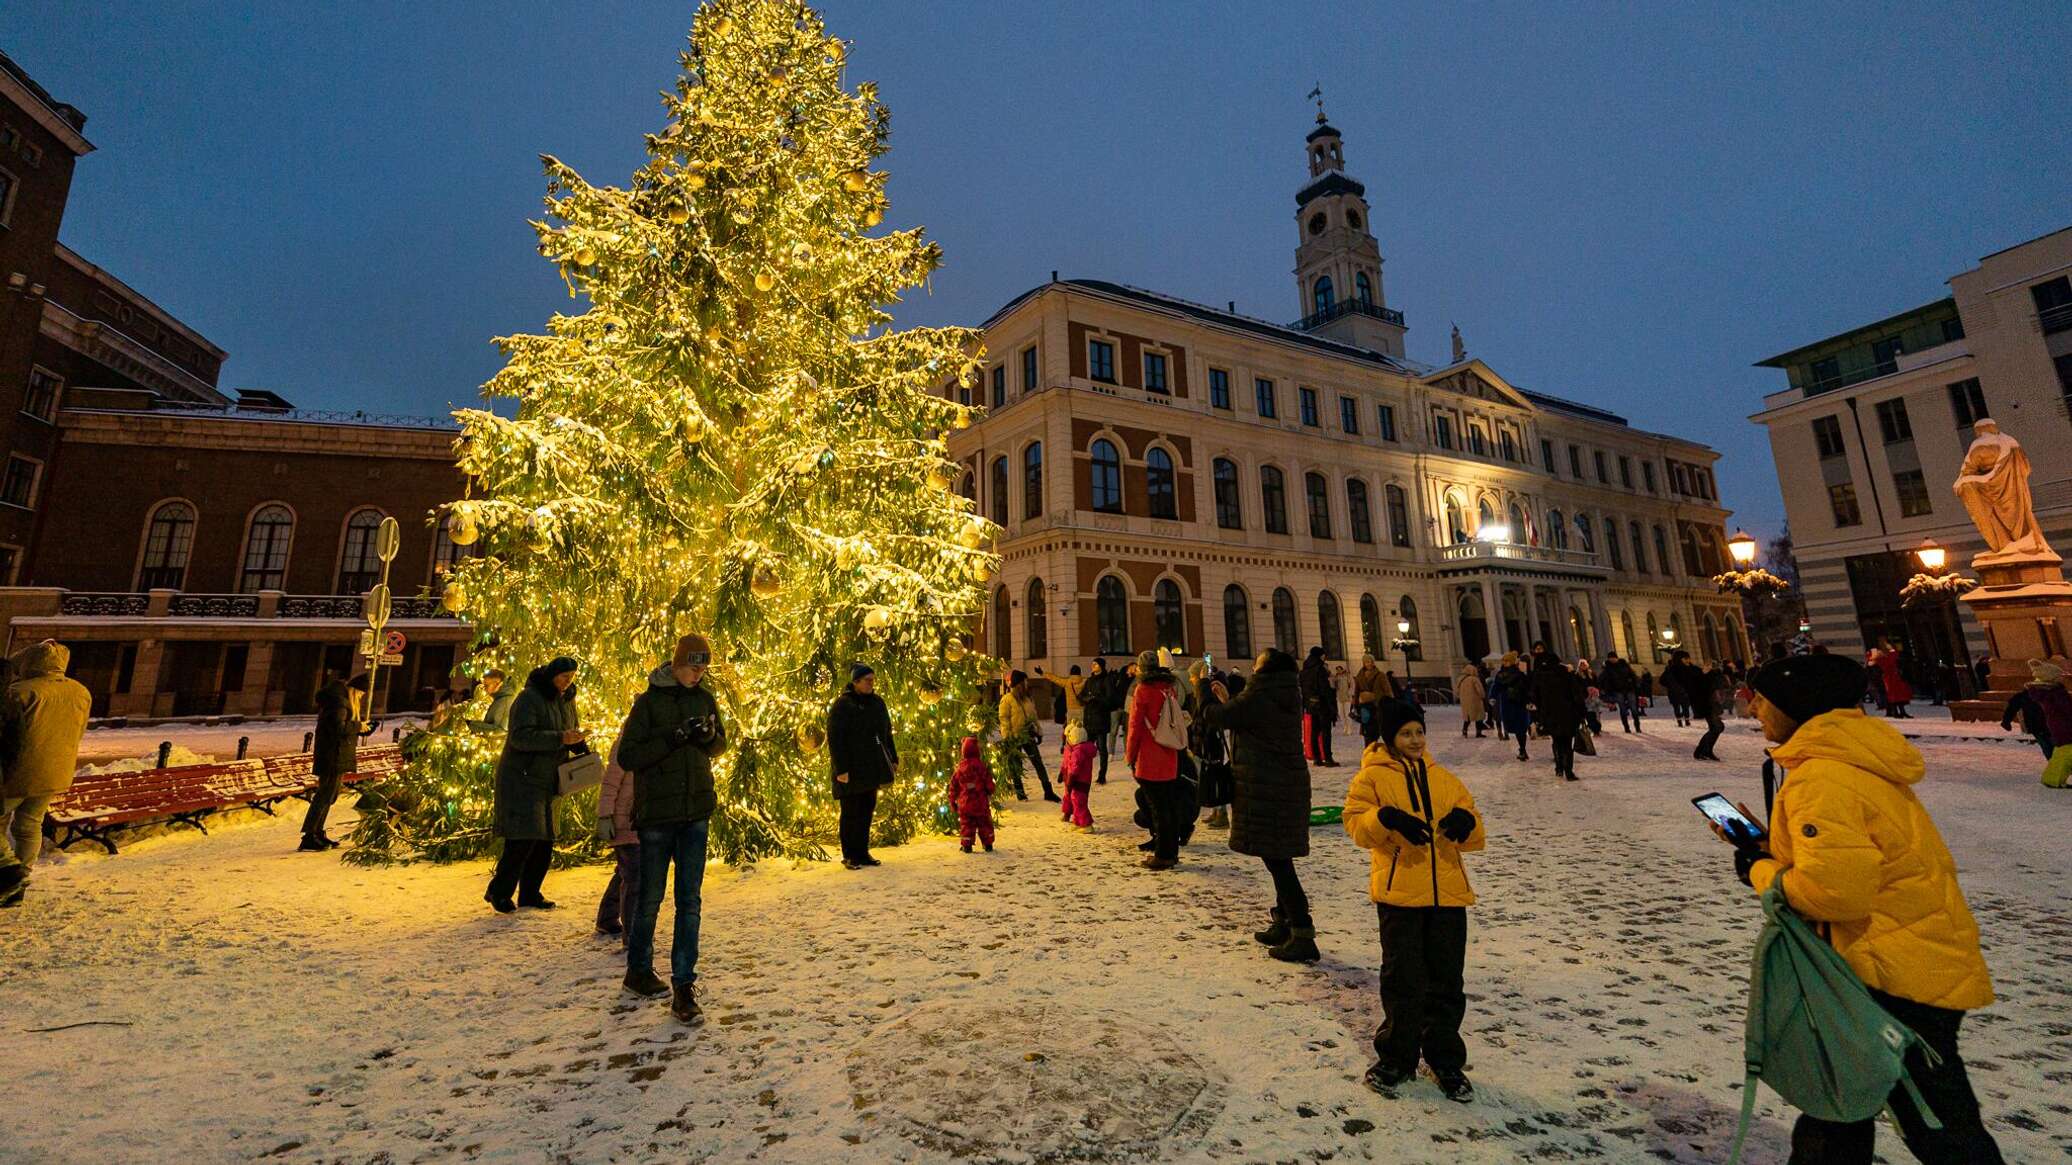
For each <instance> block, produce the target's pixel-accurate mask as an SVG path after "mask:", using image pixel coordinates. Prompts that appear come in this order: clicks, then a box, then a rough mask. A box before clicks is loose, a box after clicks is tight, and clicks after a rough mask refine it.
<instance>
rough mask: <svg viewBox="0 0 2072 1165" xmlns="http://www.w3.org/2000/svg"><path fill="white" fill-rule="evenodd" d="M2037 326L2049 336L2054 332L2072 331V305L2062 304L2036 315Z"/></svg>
mask: <svg viewBox="0 0 2072 1165" xmlns="http://www.w3.org/2000/svg"><path fill="white" fill-rule="evenodd" d="M2036 326H2037V327H2039V328H2042V329H2043V334H2044V335H2046V336H2048V335H2051V334H2052V333H2054V332H2064V331H2072V303H2061V304H2059V305H2058V306H2056V307H2051V308H2045V309H2043V310H2042V311H2040V312H2037V313H2036Z"/></svg>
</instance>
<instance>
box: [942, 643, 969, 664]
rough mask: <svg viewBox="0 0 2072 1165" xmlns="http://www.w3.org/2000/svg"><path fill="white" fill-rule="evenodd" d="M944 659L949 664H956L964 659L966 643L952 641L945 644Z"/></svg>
mask: <svg viewBox="0 0 2072 1165" xmlns="http://www.w3.org/2000/svg"><path fill="white" fill-rule="evenodd" d="M942 657H943V659H944V660H945V661H947V662H949V663H956V662H957V661H958V660H961V659H963V658H964V641H963V640H962V639H952V640H950V641H949V642H948V643H945V644H943V649H942Z"/></svg>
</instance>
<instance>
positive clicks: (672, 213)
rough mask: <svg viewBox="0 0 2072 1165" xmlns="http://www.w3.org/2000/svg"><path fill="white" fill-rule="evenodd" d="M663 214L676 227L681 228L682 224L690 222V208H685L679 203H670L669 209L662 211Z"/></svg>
mask: <svg viewBox="0 0 2072 1165" xmlns="http://www.w3.org/2000/svg"><path fill="white" fill-rule="evenodd" d="M663 214H664V215H665V216H666V217H667V218H668V219H669V221H670V222H671V223H673V224H675V225H677V226H682V225H683V224H685V223H687V222H689V221H691V208H690V207H688V206H685V205H684V204H683V203H681V202H672V203H670V204H669V209H668V210H666V211H664V212H663Z"/></svg>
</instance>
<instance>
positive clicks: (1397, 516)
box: [1388, 485, 1410, 546]
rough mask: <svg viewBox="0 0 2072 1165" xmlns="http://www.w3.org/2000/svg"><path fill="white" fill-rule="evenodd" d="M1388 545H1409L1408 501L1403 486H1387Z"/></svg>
mask: <svg viewBox="0 0 2072 1165" xmlns="http://www.w3.org/2000/svg"><path fill="white" fill-rule="evenodd" d="M1388 507H1389V545H1391V546H1408V545H1410V502H1409V500H1408V496H1407V495H1406V494H1404V492H1403V487H1402V486H1399V485H1392V486H1389V487H1388Z"/></svg>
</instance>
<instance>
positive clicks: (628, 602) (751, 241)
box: [354, 0, 999, 861]
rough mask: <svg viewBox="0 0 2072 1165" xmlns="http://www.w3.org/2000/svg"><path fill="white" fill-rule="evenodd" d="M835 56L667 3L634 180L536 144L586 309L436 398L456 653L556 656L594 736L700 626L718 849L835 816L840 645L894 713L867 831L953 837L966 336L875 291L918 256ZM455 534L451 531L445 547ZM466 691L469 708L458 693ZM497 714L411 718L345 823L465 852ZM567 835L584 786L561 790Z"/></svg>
mask: <svg viewBox="0 0 2072 1165" xmlns="http://www.w3.org/2000/svg"><path fill="white" fill-rule="evenodd" d="M846 56H847V52H846V47H845V46H844V45H843V44H842V42H841V41H839V40H836V39H833V38H831V37H829V36H828V35H827V34H826V32H825V30H824V27H823V25H822V22H821V19H820V17H819V16H818V14H816V13H815V12H813V11H812V10H811V9H810V8H807V7H805V6H804V5H802V4H798V3H793V2H790V0H713V2H710V3H707V4H706V5H705V6H704V7H703V8H702V9H700V11H699V12H698V14H697V15H696V17H695V18H694V21H693V27H692V32H691V42H690V48H689V51H688V52H686V53H685V54H684V56H683V58H682V59H683V66H684V72H683V75H682V76H681V77H680V78H679V79H678V81H677V84H676V86H675V88H674V90H673V92H672V93H671V94H670V95H668V96H667V97H666V98H665V106H666V108H667V110H668V114H669V117H670V121H669V123H668V125H667V126H666V127H665V128H664V129H663V130H662V131H661V132H659V133H655V134H651V135H649V136H648V138H647V150H648V161H647V163H646V164H645V165H644V166H642V167H641V168H640V169H639V170H638V171H637V172H636V173H635V174H634V176H633V181H632V182H631V184H630V185H629V186H628V187H626V188H623V189H621V188H617V187H603V186H593V185H591V184H590V183H588V182H586V181H585V180H584V179H583V178H582V177H581V176H580V175H579V174H577V173H576V172H575V171H574V170H573V169H571V168H570V167H568V166H566V165H564V164H563V163H561V162H559V161H557V160H555V159H553V158H551V157H550V158H544V159H543V162H544V165H545V168H546V173H547V177H548V182H549V187H550V192H549V197H548V199H547V206H548V211H549V218H550V221H547V222H542V223H537V224H535V226H536V229H537V232H538V235H539V249H540V253H541V254H542V255H544V256H546V257H547V258H548V259H550V260H552V261H553V262H554V263H556V264H557V266H558V268H559V271H560V273H561V276H562V278H563V279H564V280H565V281H566V282H567V285H568V288H569V292H570V294H571V295H572V296H574V297H576V298H579V299H582V300H586V301H587V304H588V307H587V310H585V311H583V312H581V313H580V314H576V315H558V316H555V317H554V318H553V319H551V320H550V321H549V322H548V325H547V328H546V331H545V334H542V335H519V336H509V337H505V338H503V339H502V340H499V341H498V343H499V345H500V347H501V348H502V350H503V352H504V354H505V356H506V358H507V364H506V366H505V367H504V369H503V370H502V371H501V372H499V373H497V375H496V376H495V377H494V378H492V379H491V380H490V381H489V383H488V384H487V385H486V386H485V387H484V393H485V395H486V396H488V397H490V398H507V399H512V400H515V401H517V403H518V408H517V415H516V416H515V417H514V418H513V417H504V416H500V415H498V414H497V413H494V412H491V411H489V410H487V409H464V410H460V411H458V412H457V413H456V414H455V415H456V416H457V417H458V418H459V420H460V422H461V425H462V429H463V433H462V436H461V437H460V438H459V439H458V440H457V441H456V444H455V451H456V455H457V459H458V462H459V466H460V468H461V470H462V471H463V473H465V474H466V475H467V477H468V478H469V479H470V481H471V488H470V496H469V497H467V498H464V499H461V500H458V501H455V502H453V503H451V504H450V505H449V506H447V507H446V509H445V511H444V513H443V515H442V520H444V521H445V522H446V523H447V528H448V530H449V532H451V533H452V534H453V536H454V541H455V542H456V543H458V544H462V545H470V544H476V543H479V545H480V547H481V556H480V557H476V558H471V559H467V560H464V561H462V562H461V563H459V564H457V565H456V566H455V567H454V568H453V569H452V571H451V572H450V573H449V575H448V578H447V582H446V584H445V592H444V602H445V604H446V606H447V607H448V608H449V609H452V610H455V611H456V612H458V613H461V614H463V615H465V616H466V617H467V618H469V619H470V620H472V621H473V622H474V624H475V625H476V626H477V627H478V628H482V629H485V632H486V633H488V639H487V641H486V642H485V644H484V646H483V649H482V650H481V651H479V652H478V653H477V654H476V655H475V656H474V657H473V658H472V659H471V660H470V661H469V663H468V664H467V665H465V669H466V670H468V671H469V672H472V673H474V674H477V675H479V674H481V673H482V672H485V671H487V670H488V669H489V668H490V667H500V668H502V669H503V670H504V671H505V672H506V673H507V675H508V676H509V677H510V678H509V679H508V680H507V681H506V682H507V683H510V684H513V685H517V684H520V683H522V682H523V677H524V676H525V674H526V673H527V672H528V671H529V670H530V669H531V668H532V667H534V666H537V665H539V664H541V663H544V662H545V661H547V660H549V659H551V658H553V657H554V656H557V655H568V656H571V657H573V658H575V659H576V660H578V661H579V662H580V663H581V665H582V670H581V672H580V673H579V676H578V679H577V688H576V690H577V693H578V697H577V706H578V708H579V710H580V713H581V716H582V721H583V724H584V727H585V728H586V730H587V731H588V732H589V734H590V741H591V743H592V745H593V747H597V748H600V749H604V750H608V749H609V748H610V746H611V742H612V738H613V736H614V735H615V734H616V732H617V730H618V727H619V725H620V723H621V721H622V720H623V718H624V716H625V715H626V711H627V709H628V708H629V706H630V705H631V703H632V700H633V697H634V696H635V695H636V694H637V693H639V692H640V691H641V690H642V689H643V688H644V687H645V686H646V684H647V676H648V673H649V671H650V670H651V669H653V668H654V667H655V666H656V665H657V664H658V663H660V662H666V661H667V659H668V658H669V654H670V650H671V647H672V646H673V645H674V643H675V641H676V638H677V637H678V636H679V635H681V634H683V633H685V632H687V631H693V630H696V631H699V632H702V633H703V634H705V635H706V636H708V637H709V638H710V639H711V641H712V643H713V649H714V656H715V658H714V662H713V666H712V668H711V670H710V671H709V672H708V673H707V679H706V681H705V682H706V683H707V684H708V685H710V686H711V687H713V688H714V690H715V694H716V695H717V696H718V697H719V700H720V706H721V709H722V715H723V717H724V719H725V721H726V724H727V729H728V735H729V738H730V741H731V747H730V748H729V749H728V751H727V752H725V753H724V754H722V755H721V757H719V758H718V760H717V762H716V765H715V772H714V777H715V781H716V784H717V786H718V793H719V800H720V811H719V813H718V815H717V816H716V818H715V819H714V822H713V829H712V849H713V853H714V854H715V855H716V856H718V857H721V858H724V859H726V860H729V861H741V860H745V859H753V858H756V857H760V856H765V855H774V854H787V855H793V856H819V855H821V854H822V853H823V852H824V848H823V847H824V846H825V845H827V844H830V843H832V841H833V840H834V833H835V825H834V822H835V816H834V811H833V800H832V797H831V794H830V790H829V778H828V766H827V758H826V754H825V752H824V751H823V749H824V731H823V727H822V726H823V724H824V721H825V717H826V714H827V708H828V704H829V702H830V701H831V700H832V699H833V698H834V696H835V695H836V694H837V693H838V692H839V691H840V689H841V686H842V684H843V682H845V681H846V680H847V678H848V672H849V667H850V665H851V664H852V663H854V662H865V663H868V664H870V665H871V666H872V667H873V668H874V669H875V670H876V672H877V675H878V690H879V692H880V694H881V695H883V696H884V697H885V699H886V701H887V703H888V704H889V705H890V708H891V714H892V721H893V727H894V732H895V734H896V736H897V739H898V744H899V750H900V757H901V766H900V775H899V779H898V781H897V783H896V784H894V785H893V786H890V787H888V788H886V789H885V790H883V791H882V794H881V799H880V802H879V809H878V814H877V823H878V835H879V837H880V839H881V840H885V841H897V840H901V839H903V838H905V837H908V836H911V835H912V834H913V833H915V832H917V831H919V830H924V829H931V828H933V829H948V828H950V827H952V826H953V825H954V823H955V818H954V815H953V814H951V813H950V811H949V809H948V807H947V806H946V805H945V804H944V799H943V789H944V786H945V785H946V783H947V781H948V779H949V776H950V771H951V769H952V768H953V767H954V766H955V764H956V763H957V759H958V755H959V744H960V741H961V738H962V737H963V736H964V735H965V734H966V733H969V732H978V733H982V732H983V731H984V730H985V729H986V728H987V727H988V726H989V725H990V723H991V715H992V714H991V712H990V710H987V709H983V708H979V707H977V705H976V699H975V691H976V685H977V684H978V682H979V681H980V680H981V678H982V677H983V676H985V675H986V674H988V673H989V672H990V671H992V670H993V669H995V668H996V667H997V664H996V663H995V662H994V661H992V660H989V659H987V658H986V657H985V656H984V655H983V654H981V653H979V652H977V651H974V650H970V649H969V648H968V647H967V645H966V643H965V642H964V639H963V636H964V635H965V634H966V633H967V632H968V631H969V630H970V629H971V628H972V627H973V626H974V624H975V621H976V619H977V617H978V614H979V612H980V611H981V609H982V606H983V590H982V587H981V585H980V584H981V582H982V581H983V580H985V579H986V578H988V577H990V576H991V574H992V573H993V572H994V571H995V570H996V569H997V567H998V563H999V559H998V557H997V556H996V555H994V554H993V553H992V552H991V551H990V549H988V547H990V545H991V544H992V540H993V537H994V535H995V534H996V533H997V529H996V528H995V527H993V526H992V524H991V523H989V522H986V521H985V520H984V519H983V518H981V517H979V516H977V515H976V514H974V513H973V512H972V505H971V503H970V502H969V501H967V500H966V499H965V498H963V497H962V496H961V495H959V494H957V493H956V492H954V491H953V490H952V489H951V488H950V485H951V481H952V479H953V477H954V474H953V473H952V469H953V466H952V465H951V464H950V462H949V461H948V460H947V447H946V445H945V442H944V440H943V433H944V432H945V431H946V430H950V429H956V428H962V427H964V426H965V425H967V424H969V423H970V409H969V408H967V407H966V406H962V405H959V404H957V403H956V402H954V401H953V400H951V399H949V397H948V395H946V394H939V390H941V389H942V388H943V387H944V386H945V385H947V384H950V383H952V382H958V383H964V384H967V385H968V384H972V383H975V382H976V379H977V376H978V372H979V369H980V368H981V367H982V357H983V352H982V350H981V347H980V342H979V334H978V333H977V332H975V331H973V330H971V329H963V328H914V329H908V330H904V331H894V330H892V329H891V328H890V324H891V317H890V315H889V314H888V312H887V310H886V308H887V306H888V305H890V304H892V303H894V302H896V301H897V300H898V298H899V295H900V292H901V291H903V290H904V289H907V288H911V287H915V286H918V285H920V284H922V283H923V282H924V281H925V280H926V279H927V277H928V275H929V273H930V272H932V271H933V270H934V269H935V268H936V266H937V265H938V264H939V262H940V261H941V253H940V251H939V249H938V248H937V247H936V245H935V244H933V243H930V242H926V241H924V239H923V238H922V236H921V232H919V231H918V230H914V231H894V232H889V233H886V234H882V235H872V234H868V233H866V232H867V231H868V230H869V229H870V228H872V227H875V226H877V225H878V224H879V223H880V222H881V221H883V217H884V212H885V205H886V200H885V194H884V182H885V178H884V175H883V174H882V173H880V172H877V171H873V170H872V169H870V166H871V163H872V162H873V160H875V159H876V158H878V157H879V156H880V155H881V154H882V153H883V152H884V150H885V148H886V144H885V143H886V133H887V126H888V121H887V112H886V110H885V107H884V106H883V105H882V104H880V103H879V101H878V98H877V91H876V88H875V86H873V85H871V84H868V83H865V84H861V85H858V86H856V87H855V89H854V91H853V92H851V91H849V90H846V89H845V88H844V87H843V84H842V71H843V64H844V61H845V59H846ZM463 536H465V538H464V537H463ZM473 714H474V715H478V716H479V715H480V710H479V706H478V707H477V708H476V709H475V710H474V711H473ZM500 748H501V737H500V736H497V735H487V734H480V733H476V732H473V731H471V730H469V729H468V728H467V727H466V725H465V722H462V721H459V720H456V721H454V722H452V723H450V724H449V725H448V726H446V727H444V728H442V729H441V730H439V731H436V732H430V733H426V734H423V735H422V736H420V737H419V738H417V740H415V741H414V742H413V745H412V747H411V749H410V750H409V757H410V763H409V765H408V766H407V769H406V771H405V773H404V774H402V775H401V776H400V777H399V778H398V779H396V780H394V781H391V782H387V783H385V785H384V787H383V788H382V789H381V790H380V792H379V793H378V795H377V798H376V803H375V804H374V805H372V806H371V807H370V808H371V811H370V812H369V814H368V822H367V824H365V825H363V827H362V829H361V830H360V831H359V832H357V833H355V835H354V844H355V854H356V855H357V856H358V857H359V858H360V859H361V860H382V859H383V858H386V857H400V856H419V855H421V856H427V857H433V858H456V857H464V856H470V855H473V854H478V853H481V852H483V851H484V850H485V849H486V848H488V847H489V845H490V841H491V839H490V832H489V811H490V800H491V788H492V784H493V782H492V777H491V774H492V773H493V770H494V768H495V763H496V759H497V753H498V752H499V750H500ZM564 802H565V803H564V804H563V805H562V817H561V822H560V834H561V837H562V839H563V841H564V843H565V847H564V848H565V850H567V851H569V852H574V851H577V850H580V849H581V848H582V847H583V845H584V844H585V843H584V842H583V841H582V840H581V839H584V838H586V837H587V836H588V832H589V824H590V821H591V814H592V813H593V812H594V809H592V808H591V806H592V804H594V798H591V797H582V798H569V799H564Z"/></svg>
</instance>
